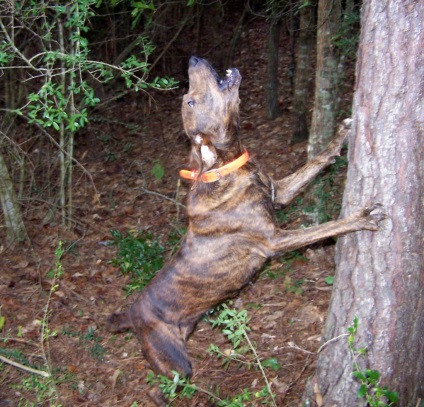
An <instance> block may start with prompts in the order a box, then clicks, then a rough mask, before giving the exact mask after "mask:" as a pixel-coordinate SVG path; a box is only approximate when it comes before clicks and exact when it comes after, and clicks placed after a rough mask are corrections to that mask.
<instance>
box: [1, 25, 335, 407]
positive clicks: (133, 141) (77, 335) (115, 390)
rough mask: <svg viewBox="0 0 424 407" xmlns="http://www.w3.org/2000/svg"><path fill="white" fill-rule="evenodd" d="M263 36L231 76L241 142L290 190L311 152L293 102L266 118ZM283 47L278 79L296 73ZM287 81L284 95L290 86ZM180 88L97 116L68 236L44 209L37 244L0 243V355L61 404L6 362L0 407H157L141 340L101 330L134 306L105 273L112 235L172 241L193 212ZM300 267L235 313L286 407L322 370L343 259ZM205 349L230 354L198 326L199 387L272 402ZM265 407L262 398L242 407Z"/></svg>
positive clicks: (271, 280)
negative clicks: (288, 180)
mask: <svg viewBox="0 0 424 407" xmlns="http://www.w3.org/2000/svg"><path fill="white" fill-rule="evenodd" d="M255 30H256V31H255ZM257 30H262V31H261V33H262V35H266V32H265V30H266V26H265V27H262V28H261V27H259V28H258V27H254V28H252V30H250V31H249V32H247V33H246V36H245V44H248V45H249V47H246V48H244V50H241V51H240V52H239V54H238V55H237V59H236V63H235V66H237V67H238V68H239V69H240V71H241V74H242V76H243V81H242V85H241V90H240V93H241V112H242V139H243V143H244V145H245V146H246V148H247V149H248V150H249V152H250V154H251V155H252V156H253V157H254V158H255V159H257V160H258V161H259V162H260V163H261V165H262V166H263V167H264V169H266V170H267V171H268V172H270V173H271V174H272V175H273V176H275V177H282V176H284V175H288V174H290V173H291V172H293V170H295V169H296V168H298V167H299V166H300V165H301V164H302V163H304V162H305V159H306V154H305V147H306V145H305V144H304V143H303V144H297V145H292V144H291V110H290V104H289V102H290V101H289V100H288V99H285V98H286V96H285V95H284V94H283V95H282V100H281V107H282V112H283V114H282V116H281V117H279V118H278V119H276V120H275V121H272V122H271V121H268V120H267V119H266V117H265V111H264V107H263V104H264V103H263V98H264V72H265V70H266V43H265V44H264V41H262V42H259V39H256V38H258V35H257V32H258V31H257ZM255 41H258V43H256V42H255ZM284 46H285V45H284V44H283V45H282V48H283V49H282V50H281V54H282V57H281V58H282V61H281V64H282V66H284V64H286V63H287V61H284V58H285V56H284V55H285V52H284ZM287 46H288V45H287ZM252 49H254V50H257V52H256V51H254V52H253V51H251V50H252ZM211 62H213V60H212V61H211ZM181 75H182V76H183V75H185V72H182V73H181ZM281 80H282V86H284V83H283V81H284V80H285V78H284V75H282V79H281ZM184 86H186V83H181V87H180V88H179V89H177V90H174V91H172V92H169V93H163V94H156V95H155V100H154V102H153V104H152V105H151V106H150V108H149V104H148V103H147V102H146V99H145V98H143V97H142V95H129V96H128V97H126V98H124V99H123V100H120V101H118V102H116V103H114V105H113V107H112V106H110V107H109V108H108V109H106V110H102V111H101V113H99V114H98V115H97V116H96V117H95V118H94V120H92V122H91V124H90V126H89V127H88V128H87V130H86V131H85V133H84V135H82V136H79V137H78V139H77V145H76V153H75V156H76V159H77V160H78V162H79V163H80V164H82V165H83V166H84V168H85V169H86V170H87V171H88V172H89V173H90V174H91V176H92V178H93V179H92V182H91V181H90V180H89V178H88V177H87V176H86V174H85V173H84V172H82V171H81V170H80V169H78V168H76V170H75V187H74V205H75V227H74V228H73V230H72V231H70V232H67V233H63V232H62V231H61V230H60V225H59V223H58V219H57V217H54V216H53V217H49V216H48V215H49V212H48V211H47V210H46V205H42V204H40V205H32V206H31V209H29V208H30V206H29V205H28V207H27V211H26V225H27V228H28V233H29V235H30V237H31V244H30V245H27V246H24V247H10V246H8V245H7V244H6V242H5V240H4V239H3V237H4V236H3V235H1V238H2V242H3V243H2V244H1V246H0V270H1V271H0V301H1V309H0V312H1V317H2V318H4V325H3V327H2V329H1V341H0V347H1V348H2V350H3V352H2V353H1V354H0V355H3V356H6V357H8V358H9V359H13V360H15V361H17V362H20V363H24V364H27V365H30V366H33V367H37V368H39V369H42V370H45V369H46V367H45V363H44V360H47V363H48V365H49V366H50V368H51V370H52V372H53V374H54V378H55V386H56V391H57V393H56V394H53V395H51V394H49V391H50V390H49V389H50V388H49V387H48V386H47V385H44V387H43V381H35V382H34V381H31V379H30V378H31V375H30V374H29V373H27V372H25V371H23V370H21V369H19V368H16V367H14V366H11V365H9V364H5V363H3V364H0V388H1V391H0V406H18V405H31V404H30V403H34V404H33V405H52V403H50V402H49V400H50V399H51V398H54V397H57V395H59V397H60V403H61V404H62V405H63V406H132V405H133V406H135V405H138V406H150V405H151V402H150V401H149V398H148V396H147V392H148V391H149V388H150V387H149V385H147V384H146V376H147V374H148V372H149V367H148V365H147V363H146V362H145V360H144V359H143V357H142V355H141V353H140V346H139V343H138V342H137V340H136V338H135V337H134V336H133V335H131V334H121V335H111V334H110V333H108V332H107V331H106V330H105V328H104V321H105V318H106V317H107V315H108V314H109V313H111V312H113V311H116V310H119V309H121V308H125V306H127V305H128V304H130V303H131V302H132V301H133V299H134V297H133V296H130V297H128V298H126V297H125V293H124V291H123V290H122V288H123V287H124V286H125V284H126V282H127V281H128V278H127V277H124V276H123V275H122V273H121V272H120V270H119V269H117V268H116V267H113V266H112V265H111V264H110V262H109V261H110V259H112V258H113V257H114V256H115V255H116V247H115V246H110V245H107V244H106V243H107V242H108V241H110V240H111V234H110V230H111V229H117V230H120V231H122V232H125V231H126V230H149V231H151V232H152V233H153V234H154V235H155V236H160V237H161V239H162V241H163V242H165V241H166V239H167V237H168V236H169V234H170V233H171V231H173V230H175V229H177V230H180V229H181V228H182V227H183V226H184V224H185V222H186V219H185V215H184V210H183V209H182V208H181V207H180V206H178V205H177V204H176V203H175V201H178V202H180V203H184V202H185V196H186V193H187V190H188V184H187V183H185V182H181V181H180V180H179V178H178V170H179V169H181V168H183V167H184V166H185V165H186V164H187V162H188V159H187V157H188V152H189V144H188V141H187V140H186V137H185V135H184V133H183V129H182V123H181V117H180V104H181V99H182V95H183V94H184V91H185V90H184ZM149 110H150V111H149ZM156 163H160V165H161V166H163V168H164V169H165V175H164V177H163V178H162V179H161V180H157V179H156V178H155V177H154V176H153V175H152V173H151V170H152V168H153V166H154V165H155V164H156ZM93 184H94V186H95V188H96V189H94V187H93ZM168 198H169V199H168ZM300 222H301V216H300V212H299V213H296V212H294V213H292V215H291V216H290V217H289V220H288V221H286V222H285V224H284V225H283V226H284V227H291V228H297V227H299V226H300ZM2 233H3V232H2ZM59 240H62V241H63V242H64V247H65V248H66V249H67V251H66V253H65V254H64V256H63V258H62V261H61V263H62V268H63V275H62V277H61V278H60V279H59V281H58V287H57V289H56V290H55V291H54V293H53V294H52V295H51V296H49V293H50V289H51V279H50V278H49V277H48V276H47V273H48V272H49V271H50V270H52V269H53V268H54V267H55V258H54V252H55V250H56V248H57V245H58V241H59ZM300 254H301V255H299V256H294V257H291V258H281V259H280V258H276V259H274V260H272V261H270V262H269V263H268V264H267V266H266V269H265V270H264V272H263V273H262V274H261V276H260V277H259V278H258V280H257V281H256V282H255V283H254V284H252V285H251V286H249V287H248V288H247V289H245V290H243V292H242V293H241V294H240V296H239V298H238V299H237V300H236V301H235V302H234V304H233V305H234V306H235V307H236V308H237V309H247V310H248V315H249V317H250V322H249V326H250V328H251V332H250V333H249V338H250V340H251V342H252V343H254V344H255V345H256V352H257V354H258V356H259V358H260V359H261V360H263V361H264V360H268V359H270V358H275V359H276V361H278V364H277V366H278V367H277V368H276V369H273V368H272V367H267V368H266V369H265V372H266V375H267V377H268V380H269V381H270V382H271V383H272V384H271V386H272V389H273V391H274V392H275V395H276V400H277V405H278V406H299V405H300V397H301V394H302V391H303V389H304V386H305V383H306V381H307V379H308V377H309V376H310V375H311V374H312V372H313V369H314V361H315V357H316V351H317V349H318V348H319V346H320V337H321V332H322V329H323V323H324V318H325V314H326V311H327V307H328V303H329V298H330V294H331V286H329V285H328V284H327V283H326V281H325V278H326V277H328V276H331V275H332V274H333V272H334V270H333V269H334V263H333V254H334V246H332V245H318V246H314V247H312V248H306V249H305V250H303V251H302V252H301V253H300ZM46 315H47V320H48V331H47V332H46V331H45V330H44V335H45V336H46V335H48V336H49V339H48V340H46V341H44V342H43V346H42V345H41V338H42V336H43V327H42V324H41V321H42V320H43V319H44V318H45V316H46ZM210 344H215V345H217V346H218V347H219V348H220V350H221V351H222V352H224V353H226V354H228V353H230V352H231V345H230V343H229V342H228V340H227V339H226V338H225V336H224V335H223V334H222V332H221V331H220V330H219V329H212V328H211V325H210V324H209V323H208V322H206V320H202V321H200V323H199V324H198V326H197V329H196V330H195V332H194V333H193V335H192V336H191V337H190V339H189V341H188V349H189V353H190V356H191V360H192V362H193V368H194V377H193V379H192V382H193V383H195V384H196V385H198V386H199V387H201V388H203V389H207V390H208V391H210V392H213V393H214V394H219V397H221V398H226V397H232V396H235V395H237V394H239V393H241V392H242V391H243V390H244V389H248V390H249V391H251V392H252V393H255V392H258V391H260V390H261V389H263V387H264V386H265V384H264V379H263V377H262V375H261V372H260V371H259V369H257V368H256V367H254V366H252V365H249V364H246V363H241V362H231V363H229V364H228V363H223V362H224V360H223V358H217V357H216V356H215V355H211V354H210V353H209V352H208V351H207V350H208V348H209V346H210ZM18 352H19V353H18ZM245 357H246V359H247V358H248V356H245ZM37 396H38V397H39V398H40V400H37ZM25 403H27V404H25ZM135 403H137V404H135ZM260 403H261V400H260V399H258V400H257V401H255V399H254V397H253V401H251V402H246V403H245V405H261V404H260ZM57 404H58V402H57ZM57 404H56V405H57ZM173 405H174V406H212V405H214V404H213V402H212V401H210V400H208V397H207V396H206V395H205V394H203V393H197V394H196V395H195V396H194V397H193V398H192V399H191V400H189V401H187V400H183V401H175V402H174V403H173Z"/></svg>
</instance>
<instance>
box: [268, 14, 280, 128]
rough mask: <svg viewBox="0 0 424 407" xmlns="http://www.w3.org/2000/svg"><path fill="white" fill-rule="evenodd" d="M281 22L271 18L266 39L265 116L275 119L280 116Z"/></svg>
mask: <svg viewBox="0 0 424 407" xmlns="http://www.w3.org/2000/svg"><path fill="white" fill-rule="evenodd" d="M280 33H281V20H280V19H279V18H273V19H272V20H271V23H270V28H269V39H268V83H267V87H266V89H267V99H266V100H267V116H268V119H271V120H273V119H275V118H276V117H278V116H279V115H280V106H279V104H278V45H279V43H280Z"/></svg>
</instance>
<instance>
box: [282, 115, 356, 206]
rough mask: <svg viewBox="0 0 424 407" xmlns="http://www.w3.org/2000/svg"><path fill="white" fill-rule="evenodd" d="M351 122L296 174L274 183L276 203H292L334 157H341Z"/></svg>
mask: <svg viewBox="0 0 424 407" xmlns="http://www.w3.org/2000/svg"><path fill="white" fill-rule="evenodd" d="M351 122H352V120H350V119H346V120H344V121H343V122H342V124H341V125H340V127H339V129H338V131H337V134H336V136H335V137H334V138H333V140H331V142H330V144H329V145H328V146H327V148H326V149H325V150H324V151H323V152H322V153H321V154H319V155H317V156H316V157H314V158H313V159H312V160H310V161H309V162H308V163H307V164H305V165H304V166H303V167H302V168H300V169H299V170H298V171H296V172H295V173H293V174H291V175H289V176H287V177H285V178H283V179H281V180H279V181H274V186H275V188H276V195H275V203H277V204H282V205H287V204H288V203H290V202H291V200H292V199H293V198H294V197H295V196H296V195H297V194H299V193H300V192H302V190H303V189H304V188H305V187H306V186H307V185H308V184H309V183H310V182H311V181H312V180H313V179H314V178H315V176H316V175H317V174H318V173H319V172H320V171H321V170H322V169H323V168H325V167H327V166H328V165H330V164H332V163H333V162H334V157H337V156H339V155H340V150H341V149H342V147H343V143H344V141H345V140H346V138H347V136H348V134H349V131H350V125H351Z"/></svg>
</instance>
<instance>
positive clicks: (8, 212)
mask: <svg viewBox="0 0 424 407" xmlns="http://www.w3.org/2000/svg"><path fill="white" fill-rule="evenodd" d="M0 201H1V206H2V209H3V215H4V220H5V223H6V232H7V238H8V240H9V241H10V242H15V241H17V242H23V241H24V240H26V239H28V235H27V232H26V229H25V225H24V222H23V220H22V216H21V212H20V210H19V206H18V204H17V203H16V199H15V194H14V191H13V184H12V180H11V178H10V175H9V171H8V169H7V166H6V162H5V160H4V158H3V155H2V154H1V152H0Z"/></svg>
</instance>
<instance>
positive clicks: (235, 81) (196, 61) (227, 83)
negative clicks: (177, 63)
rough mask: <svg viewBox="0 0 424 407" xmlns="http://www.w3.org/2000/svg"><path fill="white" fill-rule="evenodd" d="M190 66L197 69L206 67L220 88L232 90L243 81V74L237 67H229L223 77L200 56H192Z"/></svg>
mask: <svg viewBox="0 0 424 407" xmlns="http://www.w3.org/2000/svg"><path fill="white" fill-rule="evenodd" d="M189 66H190V67H191V68H195V69H198V68H200V69H204V70H205V69H206V70H208V71H209V72H210V73H211V74H212V75H213V77H214V78H215V79H216V82H217V84H218V87H219V90H221V91H224V90H227V89H228V90H230V89H231V88H233V87H234V86H236V87H237V86H239V85H240V82H241V75H240V72H239V70H238V69H237V68H229V69H227V71H226V75H225V76H224V77H223V78H220V77H219V75H218V74H217V73H216V71H215V70H214V69H213V68H212V66H211V65H210V64H209V62H208V61H206V60H205V59H202V58H198V57H194V56H193V57H191V58H190V61H189Z"/></svg>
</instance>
